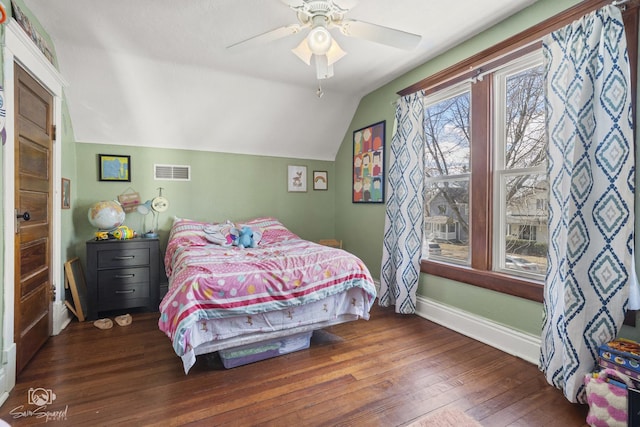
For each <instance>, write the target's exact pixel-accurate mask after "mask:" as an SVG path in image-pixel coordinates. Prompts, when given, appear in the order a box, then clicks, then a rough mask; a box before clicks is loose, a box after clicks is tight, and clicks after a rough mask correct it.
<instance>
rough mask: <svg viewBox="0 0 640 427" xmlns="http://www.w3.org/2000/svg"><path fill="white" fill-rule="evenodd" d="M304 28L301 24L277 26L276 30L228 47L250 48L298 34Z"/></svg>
mask: <svg viewBox="0 0 640 427" xmlns="http://www.w3.org/2000/svg"><path fill="white" fill-rule="evenodd" d="M300 30H302V26H301V25H300V24H291V25H287V26H284V27H280V28H276V29H275V30H271V31H267V32H266V33H262V34H259V35H257V36H254V37H251V38H248V39H246V40H242V41H239V42H237V43H234V44H232V45H230V46H227V49H238V48H249V47H255V46H260V45H263V44H265V43H269V42H272V41H274V40H278V39H281V38H283V37H286V36H291V35H293V34H297V33H299V32H300Z"/></svg>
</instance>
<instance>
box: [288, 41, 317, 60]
mask: <svg viewBox="0 0 640 427" xmlns="http://www.w3.org/2000/svg"><path fill="white" fill-rule="evenodd" d="M291 52H293V53H294V54H295V55H296V56H297V57H298V58H300V60H301V61H302V62H304V63H305V64H307V65H311V56H313V52H311V49H310V48H309V44H308V43H307V39H306V38H304V39H302V41H301V42H300V44H299V45H298V46H296V47H295V48H294V49H291Z"/></svg>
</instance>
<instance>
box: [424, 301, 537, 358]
mask: <svg viewBox="0 0 640 427" xmlns="http://www.w3.org/2000/svg"><path fill="white" fill-rule="evenodd" d="M416 314H417V315H418V316H420V317H424V318H425V319H428V320H430V321H432V322H434V323H437V324H439V325H442V326H444V327H446V328H448V329H451V330H454V331H456V332H459V333H461V334H463V335H466V336H468V337H470V338H473V339H475V340H477V341H480V342H483V343H485V344H488V345H490V346H492V347H495V348H497V349H499V350H502V351H504V352H505V353H509V354H511V355H513V356H516V357H519V358H521V359H524V360H526V361H527V362H530V363H533V364H534V365H537V364H538V362H539V360H540V345H541V341H540V337H539V336H535V335H532V334H528V333H524V332H521V331H517V330H515V329H511V328H508V327H506V326H504V325H501V324H499V323H496V322H494V321H492V320H489V319H487V318H485V317H480V316H478V315H476V314H473V313H469V312H467V311H463V310H460V309H458V308H455V307H451V306H448V305H445V304H442V303H440V302H438V301H435V300H432V299H429V298H424V297H421V296H418V298H417V304H416Z"/></svg>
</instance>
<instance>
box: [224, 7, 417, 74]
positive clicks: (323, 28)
mask: <svg viewBox="0 0 640 427" xmlns="http://www.w3.org/2000/svg"><path fill="white" fill-rule="evenodd" d="M281 1H282V3H284V4H286V5H287V6H289V7H290V8H291V9H293V10H294V11H295V12H296V15H297V17H298V23H296V24H291V25H286V26H284V27H279V28H276V29H273V30H271V31H267V32H266V33H263V34H259V35H257V36H254V37H251V38H249V39H246V40H243V41H240V42H238V43H235V44H232V45H231V46H228V47H227V49H236V48H239V47H243V48H245V47H254V46H259V45H262V44H264V43H268V42H271V41H274V40H278V39H281V38H283V37H286V36H290V35H293V34H297V33H299V32H300V31H302V30H303V29H307V28H310V29H311V30H310V31H309V34H308V35H307V37H305V38H304V39H303V40H302V42H301V43H300V44H299V45H298V46H297V47H296V48H294V49H292V52H293V53H295V54H296V55H297V56H298V58H300V59H301V60H302V61H304V62H305V63H306V64H307V65H311V59H312V57H313V59H314V61H315V65H316V74H317V77H318V80H322V79H328V78H329V77H332V76H333V64H334V63H335V62H336V61H338V60H339V59H341V58H342V57H343V56H344V55H346V52H345V51H344V50H342V49H341V48H340V46H339V45H338V43H337V42H336V40H335V39H334V38H333V37H332V36H331V33H330V32H329V30H330V29H332V28H338V29H339V30H340V32H341V33H342V34H344V35H345V36H350V37H357V38H361V39H365V40H370V41H373V42H377V43H381V44H384V45H387V46H392V47H396V48H399V49H405V50H411V49H413V48H415V47H416V46H417V45H418V43H420V40H421V39H422V36H420V35H417V34H413V33H408V32H406V31H402V30H397V29H394V28H389V27H384V26H381V25H377V24H372V23H369V22H364V21H356V20H355V19H346V18H345V15H346V13H347V12H348V11H349V10H350V9H351V8H353V7H354V6H355V5H356V3H357V0H281Z"/></svg>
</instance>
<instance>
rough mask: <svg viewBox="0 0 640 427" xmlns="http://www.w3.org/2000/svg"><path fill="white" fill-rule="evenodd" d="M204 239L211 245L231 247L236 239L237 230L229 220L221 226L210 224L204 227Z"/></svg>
mask: <svg viewBox="0 0 640 427" xmlns="http://www.w3.org/2000/svg"><path fill="white" fill-rule="evenodd" d="M202 230H203V231H204V238H205V239H207V240H208V241H209V242H211V243H215V244H216V245H222V246H231V245H232V244H233V241H234V240H236V238H237V237H238V230H237V229H236V227H235V225H233V223H232V222H231V221H229V220H226V221H225V222H223V223H222V224H210V225H206V226H204V228H203V229H202Z"/></svg>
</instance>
